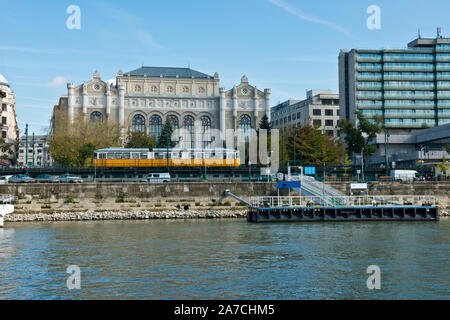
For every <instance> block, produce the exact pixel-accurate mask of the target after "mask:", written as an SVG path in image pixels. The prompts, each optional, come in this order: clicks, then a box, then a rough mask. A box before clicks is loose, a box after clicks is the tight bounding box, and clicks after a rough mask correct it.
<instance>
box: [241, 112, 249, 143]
mask: <svg viewBox="0 0 450 320" xmlns="http://www.w3.org/2000/svg"><path fill="white" fill-rule="evenodd" d="M251 128H252V119H251V118H250V116H249V115H247V114H243V115H242V116H241V117H240V118H239V132H240V139H241V141H246V142H247V141H249V140H250V133H251V131H250V130H251Z"/></svg>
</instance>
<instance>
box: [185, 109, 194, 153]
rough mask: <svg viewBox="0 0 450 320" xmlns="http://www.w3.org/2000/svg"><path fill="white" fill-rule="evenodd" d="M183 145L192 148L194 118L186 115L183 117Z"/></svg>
mask: <svg viewBox="0 0 450 320" xmlns="http://www.w3.org/2000/svg"><path fill="white" fill-rule="evenodd" d="M183 129H184V136H183V146H184V147H185V148H194V118H193V117H191V116H186V117H184V119H183Z"/></svg>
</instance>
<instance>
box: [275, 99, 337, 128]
mask: <svg viewBox="0 0 450 320" xmlns="http://www.w3.org/2000/svg"><path fill="white" fill-rule="evenodd" d="M306 96H307V98H306V99H305V100H301V101H299V100H287V101H285V102H283V103H280V104H278V105H276V106H275V107H272V112H271V119H272V127H273V128H277V129H280V128H284V127H288V126H293V127H303V126H306V125H308V124H310V125H313V126H315V127H318V128H319V129H320V130H321V131H322V132H323V133H327V134H330V135H333V136H336V135H337V132H336V125H337V124H338V121H339V95H338V94H334V93H333V92H332V91H331V90H310V91H308V92H307V93H306Z"/></svg>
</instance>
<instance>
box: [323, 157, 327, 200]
mask: <svg viewBox="0 0 450 320" xmlns="http://www.w3.org/2000/svg"><path fill="white" fill-rule="evenodd" d="M325 176H326V173H325V162H324V163H323V181H322V201H323V203H324V204H325Z"/></svg>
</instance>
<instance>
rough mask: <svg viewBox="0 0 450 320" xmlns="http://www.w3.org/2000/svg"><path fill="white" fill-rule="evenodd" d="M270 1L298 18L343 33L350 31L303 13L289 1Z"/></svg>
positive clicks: (347, 33)
mask: <svg viewBox="0 0 450 320" xmlns="http://www.w3.org/2000/svg"><path fill="white" fill-rule="evenodd" d="M268 1H269V2H270V3H272V4H273V5H275V6H277V7H279V8H281V9H283V10H285V11H286V12H288V13H290V14H291V15H293V16H295V17H297V18H299V19H300V20H304V21H309V22H313V23H317V24H321V25H323V26H326V27H328V28H331V29H333V30H336V31H339V32H341V33H344V34H346V35H349V34H350V33H349V32H348V30H347V29H345V28H344V27H341V26H340V25H338V24H335V23H333V22H329V21H326V20H322V19H320V18H317V17H314V16H311V15H308V14H306V13H304V12H303V11H301V10H300V9H297V8H295V7H294V6H292V5H290V4H289V3H286V2H284V1H283V0H268Z"/></svg>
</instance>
